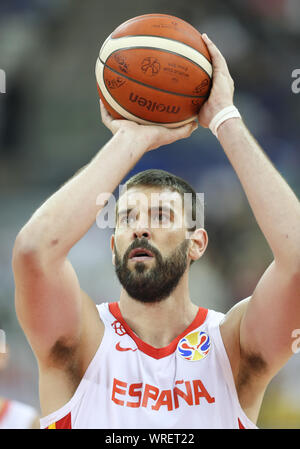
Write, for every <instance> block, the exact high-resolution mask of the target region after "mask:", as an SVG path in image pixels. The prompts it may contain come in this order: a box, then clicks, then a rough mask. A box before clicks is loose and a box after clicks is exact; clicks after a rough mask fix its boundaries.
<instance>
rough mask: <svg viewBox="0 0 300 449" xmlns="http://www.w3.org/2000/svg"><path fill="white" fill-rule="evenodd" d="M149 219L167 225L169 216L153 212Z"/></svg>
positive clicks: (160, 212)
mask: <svg viewBox="0 0 300 449" xmlns="http://www.w3.org/2000/svg"><path fill="white" fill-rule="evenodd" d="M151 219H152V220H153V221H154V222H159V223H169V221H170V216H169V214H167V213H165V212H162V211H154V212H152V215H151Z"/></svg>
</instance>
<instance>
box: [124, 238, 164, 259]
mask: <svg viewBox="0 0 300 449" xmlns="http://www.w3.org/2000/svg"><path fill="white" fill-rule="evenodd" d="M136 248H144V249H147V250H149V251H151V252H152V254H153V255H154V256H155V257H157V258H159V259H161V254H160V252H159V251H158V250H157V249H156V248H154V247H153V246H152V245H150V243H149V242H148V240H147V239H145V238H142V239H136V240H134V241H133V242H132V243H131V245H130V246H129V248H128V249H127V250H126V252H125V254H124V258H123V260H124V261H126V262H127V260H128V258H129V254H130V252H131V251H132V250H133V249H136Z"/></svg>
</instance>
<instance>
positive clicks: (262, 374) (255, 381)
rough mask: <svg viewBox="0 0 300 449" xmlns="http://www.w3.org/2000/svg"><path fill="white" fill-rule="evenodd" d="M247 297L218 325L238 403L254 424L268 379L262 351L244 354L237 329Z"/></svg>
mask: <svg viewBox="0 0 300 449" xmlns="http://www.w3.org/2000/svg"><path fill="white" fill-rule="evenodd" d="M250 300H251V297H248V298H246V299H243V300H242V301H240V302H238V303H237V304H236V305H235V306H233V307H232V308H231V309H230V310H229V311H228V312H227V314H226V315H225V317H224V319H223V320H222V322H221V324H220V332H221V336H222V340H223V343H224V346H225V349H226V352H227V356H228V359H229V361H230V365H231V370H232V374H233V378H234V382H235V386H236V391H237V394H238V398H239V402H240V405H241V407H242V408H243V410H244V411H245V413H246V415H247V416H248V417H249V419H251V420H252V421H253V422H254V423H256V421H257V418H258V415H259V410H260V407H261V403H262V400H263V396H264V393H265V390H266V388H267V385H268V383H269V381H270V378H269V376H268V372H267V366H266V362H265V361H264V359H263V357H262V356H261V354H260V353H259V352H257V353H256V352H251V353H245V352H243V351H242V349H241V345H240V328H241V323H242V320H243V318H244V316H245V313H246V311H247V308H248V305H249V302H250Z"/></svg>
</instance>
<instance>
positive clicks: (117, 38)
mask: <svg viewBox="0 0 300 449" xmlns="http://www.w3.org/2000/svg"><path fill="white" fill-rule="evenodd" d="M109 37H110V39H109V38H108V39H107V40H106V41H105V43H107V42H109V41H110V40H112V41H117V40H119V39H124V38H132V39H134V38H136V37H153V38H158V39H164V40H168V41H172V42H176V43H179V44H180V45H183V46H185V47H188V48H190V49H192V50H193V51H196V52H197V53H199V55H201V56H202V57H203V58H204V59H206V61H207V62H208V63H209V64H210V65H211V66H212V61H210V60H209V59H207V57H206V56H205V55H204V54H203V53H201V52H200V51H199V50H197V49H196V48H194V47H192V46H191V45H188V44H186V43H185V42H181V41H179V40H177V39H172V38H169V37H166V36H155V35H152V34H135V35H133V36H132V35H128V36H122V37H111V35H110V36H109ZM104 48H105V46H104V45H103V46H102V47H101V48H100V51H99V58H101V55H100V52H101V51H103V49H104ZM129 48H151V49H155V50H161V51H169V53H172V54H175V55H177V56H181V57H182V58H185V59H187V60H188V61H191V62H193V63H194V64H196V65H197V66H198V67H200V68H201V69H202V70H203V71H204V72H205V73H206V74H207V76H209V78H211V76H210V75H209V73H207V71H206V70H205V69H204V68H203V67H202V66H200V65H199V64H197V63H196V62H195V61H193V60H192V59H190V58H188V57H186V56H184V55H182V54H181V53H176V52H173V51H171V50H164V49H161V48H160V47H144V46H142V47H139V46H137V47H129ZM124 49H126V50H127V49H128V47H126V48H124ZM120 50H123V48H118V49H117V50H114V51H113V52H112V53H110V54H109V56H110V55H111V54H113V53H115V52H116V51H120Z"/></svg>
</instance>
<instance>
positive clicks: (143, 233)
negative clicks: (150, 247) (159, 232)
mask: <svg viewBox="0 0 300 449" xmlns="http://www.w3.org/2000/svg"><path fill="white" fill-rule="evenodd" d="M143 237H144V238H146V239H147V240H149V239H150V238H151V234H150V232H149V230H148V229H147V228H144V227H143V228H138V229H135V230H134V231H133V238H134V239H141V238H143Z"/></svg>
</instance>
